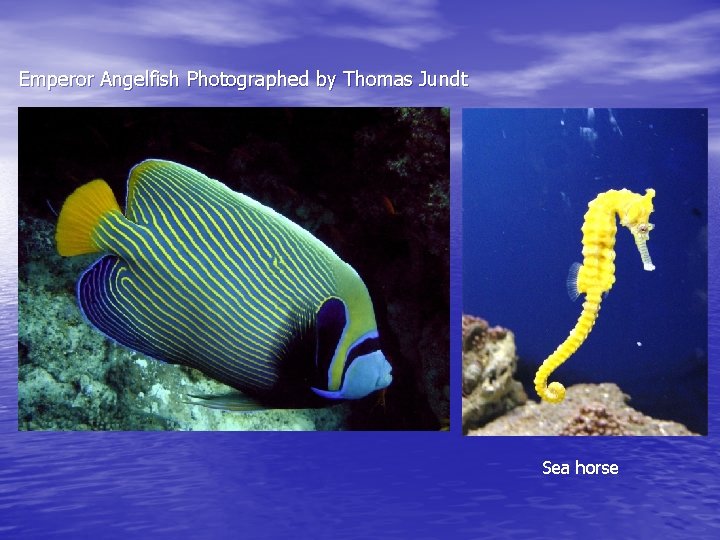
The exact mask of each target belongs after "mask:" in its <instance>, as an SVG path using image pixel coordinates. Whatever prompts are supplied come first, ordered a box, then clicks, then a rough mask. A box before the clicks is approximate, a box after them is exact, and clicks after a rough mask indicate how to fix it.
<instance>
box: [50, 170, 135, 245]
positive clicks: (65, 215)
mask: <svg viewBox="0 0 720 540" xmlns="http://www.w3.org/2000/svg"><path fill="white" fill-rule="evenodd" d="M108 212H121V210H120V206H119V205H118V203H117V200H116V199H115V195H114V194H113V192H112V189H111V188H110V186H109V185H108V184H107V182H105V180H93V181H92V182H88V183H87V184H84V185H82V186H80V187H79V188H77V189H76V190H75V191H74V192H73V193H72V194H71V195H70V196H69V197H68V198H67V199H65V203H64V204H63V207H62V209H61V210H60V216H59V217H58V222H57V228H56V230H55V242H56V245H57V250H58V253H59V254H60V255H63V256H64V257H70V256H72V255H84V254H86V253H97V252H100V251H101V249H100V248H99V247H98V245H97V244H96V243H95V241H94V240H93V237H92V233H93V231H94V230H95V227H96V226H97V224H98V223H99V222H100V219H101V218H102V216H103V215H105V214H107V213H108Z"/></svg>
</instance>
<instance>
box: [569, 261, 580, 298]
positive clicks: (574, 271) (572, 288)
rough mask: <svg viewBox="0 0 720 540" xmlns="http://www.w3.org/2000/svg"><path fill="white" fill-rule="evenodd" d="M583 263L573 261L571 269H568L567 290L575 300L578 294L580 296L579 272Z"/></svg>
mask: <svg viewBox="0 0 720 540" xmlns="http://www.w3.org/2000/svg"><path fill="white" fill-rule="evenodd" d="M581 266H582V264H580V263H579V262H575V263H572V264H571V265H570V270H569V271H568V277H567V292H568V296H570V300H572V301H573V302H574V301H575V300H577V298H578V296H580V291H578V287H577V279H578V272H579V271H580V267H581Z"/></svg>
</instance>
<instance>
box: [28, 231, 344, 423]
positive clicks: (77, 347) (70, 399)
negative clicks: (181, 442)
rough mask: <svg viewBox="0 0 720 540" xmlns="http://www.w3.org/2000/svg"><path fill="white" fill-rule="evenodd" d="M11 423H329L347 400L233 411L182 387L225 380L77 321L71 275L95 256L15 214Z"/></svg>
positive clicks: (206, 389)
mask: <svg viewBox="0 0 720 540" xmlns="http://www.w3.org/2000/svg"><path fill="white" fill-rule="evenodd" d="M19 232H20V245H21V246H22V247H21V260H22V263H23V264H21V266H20V275H19V290H18V304H19V325H18V342H19V347H18V349H19V357H18V427H19V429H21V430H38V429H44V430H158V429H178V430H331V429H342V428H343V426H344V424H345V420H346V417H347V415H348V411H349V408H348V406H347V405H338V406H335V407H331V408H327V409H306V410H269V411H259V412H253V413H233V412H229V411H224V410H215V409H209V408H207V407H202V406H199V405H189V404H188V403H187V401H188V397H187V396H188V394H200V395H213V394H225V393H228V392H230V391H232V389H231V388H229V387H227V386H224V385H222V384H220V383H217V382H215V381H213V380H211V379H208V378H206V377H205V376H204V375H202V374H201V373H200V372H198V371H195V370H193V369H190V368H186V367H182V366H174V365H169V364H165V363H163V362H158V361H156V360H153V359H151V358H147V357H145V356H143V355H141V354H139V353H136V352H134V351H131V350H129V349H126V348H124V347H121V346H118V345H116V344H114V343H112V342H110V341H108V340H106V339H105V338H104V337H103V336H102V335H101V334H100V333H99V332H98V331H96V330H95V329H94V328H92V327H91V326H90V325H89V324H87V323H86V322H85V321H83V320H82V316H81V314H80V311H79V309H78V308H77V306H76V303H75V291H74V283H75V281H76V280H77V277H78V275H79V274H80V272H81V271H82V270H83V269H84V267H86V266H87V265H88V264H89V263H90V262H91V261H92V260H93V257H90V258H87V257H78V258H67V259H65V258H62V257H60V256H59V255H57V253H56V252H55V249H54V245H53V240H52V237H53V233H54V225H53V224H52V223H50V222H47V221H45V220H42V219H33V218H26V219H21V220H20V222H19Z"/></svg>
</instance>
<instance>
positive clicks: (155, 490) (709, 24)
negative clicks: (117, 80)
mask: <svg viewBox="0 0 720 540" xmlns="http://www.w3.org/2000/svg"><path fill="white" fill-rule="evenodd" d="M477 4H478V5H477V7H463V8H459V7H455V8H453V7H444V6H443V7H441V5H440V3H439V2H433V1H431V0H414V1H399V0H398V1H393V0H382V1H377V0H323V1H319V2H315V3H313V4H312V5H310V4H307V3H306V4H300V3H299V2H298V3H293V2H287V1H270V2H260V1H256V2H244V3H242V4H240V3H231V2H223V3H218V4H215V5H214V6H215V7H212V8H211V7H208V6H207V5H204V4H201V3H198V2H195V3H192V2H187V1H174V2H170V1H163V2H154V3H148V2H142V1H135V2H129V3H127V4H125V5H124V7H114V6H111V5H110V4H108V3H96V2H93V3H87V5H84V6H83V5H82V3H80V2H74V3H73V4H72V6H73V7H72V8H70V7H69V6H61V5H57V4H55V3H51V2H36V3H32V4H30V3H24V4H15V5H10V6H4V8H3V14H2V16H1V18H0V64H1V65H2V69H1V71H0V72H1V73H2V79H1V81H2V82H1V83H0V84H1V86H0V96H2V109H1V110H0V186H2V194H1V196H0V208H1V209H2V213H1V214H0V220H1V221H0V223H1V225H2V226H1V227H0V232H1V234H2V236H0V245H2V248H3V255H2V257H0V306H1V309H0V320H1V322H2V333H1V335H0V358H1V363H0V432H1V434H0V537H2V538H42V537H66V538H82V537H98V538H132V537H138V538H142V537H150V536H153V537H156V538H157V537H168V538H209V537H214V538H234V537H246V538H282V537H300V538H330V537H332V538H368V537H377V538H415V539H424V538H447V537H451V538H516V537H523V538H557V537H565V538H572V537H581V536H582V537H586V538H608V537H613V536H620V535H622V536H625V537H629V538H716V537H717V536H718V533H720V464H719V462H720V459H719V458H720V455H719V454H720V452H718V450H719V449H720V441H719V440H718V419H717V409H718V403H719V401H718V396H719V394H718V380H719V378H718V374H719V373H718V372H719V371H720V370H719V369H718V363H717V355H718V353H719V352H720V348H719V344H720V341H719V339H720V327H719V326H718V317H719V316H720V309H719V303H718V300H719V299H718V293H719V292H720V291H719V289H718V277H717V275H718V274H717V271H718V263H719V262H720V261H719V260H718V255H717V253H718V249H717V248H718V246H717V241H718V234H719V232H720V231H719V230H718V225H719V223H718V220H719V219H720V216H719V214H718V211H719V210H720V208H719V205H718V200H719V199H718V196H719V195H720V193H719V189H718V174H719V173H720V123H719V122H718V116H717V113H718V107H719V106H720V103H719V102H720V92H719V83H720V10H717V9H714V5H715V3H714V2H709V1H688V2H683V3H682V5H680V3H678V2H674V1H673V2H671V1H654V2H633V3H629V2H614V1H613V2H604V3H602V5H600V4H592V5H588V4H586V3H571V2H553V1H550V2H538V3H537V5H535V3H532V2H524V3H510V2H506V3H502V4H499V5H498V6H490V5H489V4H488V3H482V6H481V5H480V3H477ZM458 5H459V3H458ZM153 67H157V68H160V69H167V68H170V67H173V68H174V69H176V70H184V69H194V68H203V69H206V70H208V71H209V70H220V69H225V70H227V71H234V72H250V71H260V72H263V71H267V72H270V71H273V70H275V69H279V68H281V69H284V70H287V71H291V72H292V71H296V72H297V71H303V70H304V69H306V68H309V69H311V70H312V69H322V70H325V71H332V72H338V73H339V72H340V71H342V70H343V69H355V68H358V69H361V70H366V71H368V72H375V73H383V72H403V73H404V72H413V73H417V72H419V70H420V69H430V70H437V71H449V72H454V71H455V70H456V69H464V70H465V71H467V72H469V73H470V74H471V78H470V82H471V87H470V88H468V89H435V90H423V89H418V88H410V89H385V90H383V89H350V90H348V89H344V88H338V89H337V90H336V91H334V92H333V93H332V94H329V93H328V92H327V91H326V90H323V89H312V88H310V89H292V90H287V91H277V92H270V93H268V92H265V91H250V92H246V93H238V92H235V91H234V90H222V89H211V90H209V91H197V90H192V91H189V90H186V89H177V91H158V90H152V89H148V90H142V89H139V90H137V91H133V92H130V93H128V92H123V91H121V90H113V89H109V90H102V89H97V88H95V89H92V90H86V91H83V90H66V91H58V92H52V93H48V92H47V91H45V90H42V89H27V88H24V89H21V88H18V85H17V75H18V71H19V70H20V69H32V70H33V71H34V72H39V73H40V72H56V73H57V72H71V73H73V72H74V73H77V72H86V71H89V72H98V71H100V72H101V71H102V70H103V69H110V70H112V71H115V72H135V71H142V70H144V69H146V68H153ZM78 104H82V105H97V106H115V105H136V106H153V105H193V106H198V105H227V106H243V105H250V104H252V105H268V106H282V105H348V106H357V105H448V106H451V107H452V108H453V112H452V132H453V147H452V189H453V191H452V205H453V219H452V233H451V234H452V238H451V241H452V254H451V255H452V258H451V265H452V268H451V270H452V276H453V286H452V313H451V317H452V323H453V327H454V328H458V329H459V322H460V309H461V304H462V300H461V299H462V284H461V282H460V275H461V260H460V253H461V248H462V246H461V230H460V225H461V211H460V208H461V205H460V203H461V200H462V199H461V197H462V186H461V182H460V179H461V164H460V154H461V152H460V151H461V139H460V129H461V125H460V121H461V111H460V108H461V107H482V106H485V107H487V106H522V107H533V106H544V107H573V106H577V107H587V106H597V107H647V106H652V107H708V108H709V109H710V122H709V133H710V135H709V136H710V141H709V167H710V179H709V186H710V187H709V191H710V193H709V219H710V226H709V242H710V249H709V268H710V271H709V275H710V282H709V295H710V308H709V317H710V322H709V328H710V344H709V358H710V370H709V418H710V422H709V424H710V425H709V436H708V437H702V438H679V439H665V438H663V439H654V438H648V439H632V438H621V439H612V440H610V439H597V440H595V439H592V440H589V439H561V438H517V439H505V438H493V439H488V438H473V439H470V438H463V437H462V436H461V435H460V433H459V424H460V422H459V414H460V410H459V406H457V404H459V401H460V395H459V391H460V386H459V371H460V355H459V330H458V335H453V340H452V346H451V358H452V361H453V366H452V374H453V389H454V393H453V396H452V398H453V402H454V403H455V404H456V406H455V407H454V408H453V412H452V414H453V421H454V426H453V431H452V432H451V433H382V434H381V433H305V434H295V433H293V434H287V433H267V434H266V433H18V432H17V431H16V428H17V426H16V406H17V405H16V404H17V393H16V392H17V391H16V387H17V374H16V372H17V363H16V361H17V350H16V349H17V301H16V294H17V268H16V245H17V236H16V231H17V157H16V156H17V138H16V130H17V107H18V106H42V105H53V106H59V105H78ZM576 458H579V459H582V460H585V461H599V462H615V463H618V464H619V466H620V471H621V472H620V475H619V476H617V477H611V478H583V477H574V476H570V477H558V478H548V477H545V476H543V475H542V474H541V470H542V469H541V463H542V461H543V460H546V459H549V460H552V461H555V462H562V461H572V460H574V459H576Z"/></svg>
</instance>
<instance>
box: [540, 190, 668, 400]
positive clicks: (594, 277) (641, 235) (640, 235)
mask: <svg viewBox="0 0 720 540" xmlns="http://www.w3.org/2000/svg"><path fill="white" fill-rule="evenodd" d="M654 196H655V190H653V189H648V190H646V193H645V195H639V194H637V193H633V192H631V191H629V190H627V189H621V190H614V189H612V190H610V191H606V192H605V193H601V194H599V195H598V196H597V197H596V198H595V199H593V200H592V201H590V203H589V204H588V211H587V212H586V213H585V221H584V223H583V226H582V233H583V239H582V244H583V250H582V253H583V264H582V266H581V267H580V268H579V270H578V273H577V282H576V284H575V286H576V288H577V292H578V293H582V294H585V302H584V303H583V310H582V313H581V314H580V318H579V319H578V321H577V323H575V327H574V328H573V329H572V330H571V331H570V335H569V336H568V337H567V338H566V339H565V341H563V342H562V343H561V344H560V345H559V346H558V347H557V349H555V351H554V352H553V353H552V354H551V355H550V356H548V358H547V359H545V361H544V362H543V363H542V365H541V366H540V368H539V369H538V371H537V373H536V375H535V380H534V383H535V390H536V391H537V393H538V395H539V396H540V397H541V398H542V399H543V400H545V401H548V402H550V403H560V402H561V401H562V400H563V399H565V387H564V386H563V385H562V384H560V383H558V382H552V383H550V384H549V385H548V382H547V381H548V378H549V376H550V374H551V373H552V372H553V371H555V370H556V369H557V368H558V367H559V366H560V365H561V364H562V363H563V362H565V360H567V359H568V358H569V357H570V356H572V354H573V353H574V352H575V351H577V350H578V348H579V347H580V345H582V343H583V342H584V341H585V339H586V338H587V336H588V334H589V333H590V330H592V327H593V325H594V324H595V320H596V319H597V316H598V312H599V311H600V303H601V301H602V295H603V293H606V292H608V291H609V290H610V289H611V288H612V286H613V284H614V283H615V262H614V261H615V250H614V247H615V234H616V232H617V225H616V222H615V216H616V215H617V216H618V217H619V219H620V223H621V225H623V226H625V227H627V228H628V229H630V232H632V234H633V236H634V237H635V242H636V244H637V246H638V249H639V251H640V255H641V257H642V261H643V263H644V267H645V270H652V269H654V266H653V265H652V261H651V260H650V256H649V255H648V253H647V248H646V246H645V243H646V242H647V240H648V238H649V233H650V230H651V229H652V228H653V225H652V224H651V223H649V218H650V213H651V212H652V211H653V204H652V198H653V197H654Z"/></svg>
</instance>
